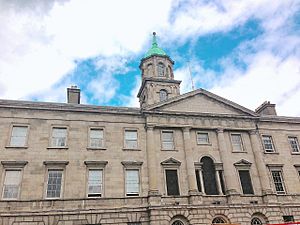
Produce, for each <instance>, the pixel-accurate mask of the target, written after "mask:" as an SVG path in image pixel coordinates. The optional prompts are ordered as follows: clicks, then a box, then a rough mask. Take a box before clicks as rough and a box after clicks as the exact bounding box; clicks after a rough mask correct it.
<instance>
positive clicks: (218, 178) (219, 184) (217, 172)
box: [216, 170, 223, 195]
mask: <svg viewBox="0 0 300 225" xmlns="http://www.w3.org/2000/svg"><path fill="white" fill-rule="evenodd" d="M216 182H217V190H218V193H219V195H223V192H222V186H221V181H220V174H219V170H216Z"/></svg>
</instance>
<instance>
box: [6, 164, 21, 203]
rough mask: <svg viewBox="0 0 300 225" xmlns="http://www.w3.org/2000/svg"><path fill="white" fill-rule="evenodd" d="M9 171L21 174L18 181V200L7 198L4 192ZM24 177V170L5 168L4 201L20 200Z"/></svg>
mask: <svg viewBox="0 0 300 225" xmlns="http://www.w3.org/2000/svg"><path fill="white" fill-rule="evenodd" d="M8 171H18V172H19V180H18V193H17V197H16V198H7V197H5V196H4V190H5V187H6V185H5V181H6V177H7V172H8ZM22 177H23V169H22V168H5V169H4V171H3V185H2V186H3V188H2V199H3V200H17V199H19V198H20V192H21V185H22Z"/></svg>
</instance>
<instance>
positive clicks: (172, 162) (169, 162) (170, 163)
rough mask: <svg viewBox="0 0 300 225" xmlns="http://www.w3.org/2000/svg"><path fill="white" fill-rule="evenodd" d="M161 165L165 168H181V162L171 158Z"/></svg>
mask: <svg viewBox="0 0 300 225" xmlns="http://www.w3.org/2000/svg"><path fill="white" fill-rule="evenodd" d="M160 164H161V165H163V166H180V165H181V162H180V161H178V160H176V159H174V158H169V159H166V160H165V161H162V162H161V163H160Z"/></svg>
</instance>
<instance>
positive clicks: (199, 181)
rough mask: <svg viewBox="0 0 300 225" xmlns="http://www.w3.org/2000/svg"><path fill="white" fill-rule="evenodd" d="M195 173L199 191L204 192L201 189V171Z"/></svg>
mask: <svg viewBox="0 0 300 225" xmlns="http://www.w3.org/2000/svg"><path fill="white" fill-rule="evenodd" d="M195 173H196V181H197V187H198V191H199V192H202V189H201V178H200V173H201V171H200V170H195Z"/></svg>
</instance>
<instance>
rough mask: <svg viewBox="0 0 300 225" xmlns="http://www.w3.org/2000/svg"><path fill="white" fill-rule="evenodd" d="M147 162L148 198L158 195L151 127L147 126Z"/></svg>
mask: <svg viewBox="0 0 300 225" xmlns="http://www.w3.org/2000/svg"><path fill="white" fill-rule="evenodd" d="M146 129H147V140H146V143H147V146H146V147H147V149H146V150H147V161H148V178H149V196H153V195H158V194H159V192H158V187H157V179H156V177H157V165H156V152H155V140H154V132H153V126H147V127H146Z"/></svg>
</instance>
